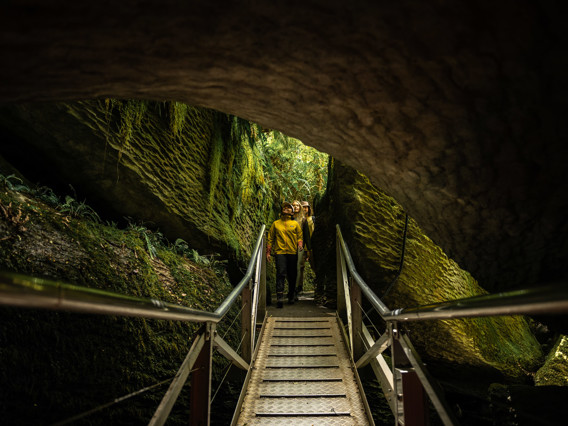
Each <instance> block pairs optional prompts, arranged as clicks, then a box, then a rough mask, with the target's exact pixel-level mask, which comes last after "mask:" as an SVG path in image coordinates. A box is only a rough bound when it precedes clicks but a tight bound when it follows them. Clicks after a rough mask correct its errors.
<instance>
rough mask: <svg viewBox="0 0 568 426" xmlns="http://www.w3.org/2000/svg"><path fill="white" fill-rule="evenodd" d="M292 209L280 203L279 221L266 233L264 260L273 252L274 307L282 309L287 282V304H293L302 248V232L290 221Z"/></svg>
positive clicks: (295, 223)
mask: <svg viewBox="0 0 568 426" xmlns="http://www.w3.org/2000/svg"><path fill="white" fill-rule="evenodd" d="M292 216H293V207H292V205H291V204H290V203H287V202H284V203H282V211H281V214H280V219H278V220H276V221H274V223H273V224H272V226H271V227H270V230H269V231H268V238H267V249H266V258H267V259H268V261H270V256H271V253H272V252H274V257H275V261H276V302H277V303H276V307H277V308H282V307H283V301H284V284H285V281H286V279H287V280H288V302H289V303H291V304H293V303H294V295H295V287H296V275H297V263H298V255H297V253H298V250H301V249H302V247H303V241H302V230H301V228H300V225H299V224H298V222H296V221H295V220H292Z"/></svg>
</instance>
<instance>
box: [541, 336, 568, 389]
mask: <svg viewBox="0 0 568 426" xmlns="http://www.w3.org/2000/svg"><path fill="white" fill-rule="evenodd" d="M534 381H535V384H536V385H537V386H549V385H554V386H568V336H562V335H561V336H558V338H557V339H556V342H555V343H554V346H553V347H552V349H551V350H550V352H549V354H548V356H547V357H546V361H545V362H544V365H543V366H542V367H541V368H540V369H539V370H538V371H537V372H536V375H535V377H534Z"/></svg>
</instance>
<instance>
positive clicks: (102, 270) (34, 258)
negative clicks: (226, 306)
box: [0, 191, 239, 424]
mask: <svg viewBox="0 0 568 426" xmlns="http://www.w3.org/2000/svg"><path fill="white" fill-rule="evenodd" d="M0 204H1V205H2V206H3V207H4V210H2V211H7V214H3V213H2V214H0V230H1V231H2V235H5V236H8V238H6V239H3V240H2V241H0V268H2V269H4V270H12V271H17V272H20V273H24V274H29V275H37V276H43V277H48V278H51V279H57V280H60V281H62V282H70V283H73V284H78V285H84V286H88V287H93V288H99V289H104V290H109V291H114V292H118V293H123V294H129V295H134V296H141V297H147V298H155V299H159V300H164V301H168V302H171V303H177V304H180V305H184V306H191V307H194V308H200V309H206V310H213V309H215V308H216V307H217V306H218V305H219V303H220V302H221V300H223V299H224V297H226V295H227V294H228V293H229V292H230V291H231V289H232V286H231V285H230V283H229V280H228V278H227V276H226V275H225V274H220V275H219V274H218V273H217V272H216V271H214V270H212V269H210V268H204V267H203V266H200V265H198V264H195V263H193V262H191V261H190V260H188V259H187V258H185V257H183V256H178V255H176V254H175V253H173V252H172V251H171V250H168V249H167V248H166V247H165V246H160V247H158V248H157V257H155V258H151V257H150V255H149V253H148V251H147V248H146V242H145V241H144V240H143V239H142V238H141V236H140V233H138V232H135V231H132V230H131V231H123V230H119V229H116V228H114V227H110V226H104V225H101V224H97V223H93V222H87V221H81V220H77V219H74V218H70V217H67V216H65V215H62V214H60V213H58V212H57V211H56V210H54V209H53V208H51V207H49V206H47V205H45V204H43V203H40V202H37V201H36V200H34V199H32V198H30V197H28V196H26V195H25V194H17V193H13V192H11V191H3V192H0ZM7 206H10V209H6V207H7ZM22 214H23V216H22ZM16 217H19V218H22V217H23V218H25V217H28V220H27V221H26V222H25V226H24V227H23V228H22V227H18V226H16V225H17V224H14V222H13V220H12V219H14V218H16ZM22 220H23V219H22ZM236 309H237V308H233V310H232V311H231V312H230V313H229V315H228V317H229V318H228V322H229V323H230V321H232V319H233V318H234V317H235V316H236V315H237V311H236ZM225 327H227V324H225V323H222V324H221V325H220V326H219V328H220V329H221V330H224V331H227V332H228V336H227V337H226V339H227V340H228V341H230V342H232V343H233V344H234V347H237V346H238V341H239V338H238V336H239V330H238V329H235V328H231V329H227V330H225ZM196 329H197V325H196V324H191V323H182V322H177V321H176V322H174V321H164V320H146V319H138V318H124V317H113V316H95V315H86V314H72V313H65V312H46V311H39V310H26V309H16V308H6V307H2V308H1V309H0V335H1V336H2V340H3V344H2V350H1V351H0V362H1V363H2V365H10V368H9V369H0V370H1V371H0V382H2V384H3V385H2V389H1V391H0V393H1V394H0V398H1V400H2V401H3V403H5V409H3V421H4V422H6V423H9V424H37V423H38V422H42V423H43V422H46V423H53V422H56V421H60V420H63V419H65V418H68V417H70V416H73V415H75V414H77V413H80V412H83V411H86V410H89V409H92V408H93V407H96V406H97V405H99V404H104V403H107V402H109V401H111V400H112V399H114V398H116V397H120V396H123V395H126V394H128V393H130V392H134V391H137V390H138V389H141V388H143V387H145V386H149V385H152V384H155V383H157V382H159V381H162V380H165V379H168V378H172V377H173V376H174V375H175V373H176V371H177V369H178V368H179V365H180V364H181V362H182V361H183V359H184V357H185V354H186V353H187V351H188V350H189V347H190V345H191V343H192V339H193V335H194V333H195V332H196ZM235 342H237V343H236V344H235ZM226 365H227V361H225V360H223V359H220V358H218V357H216V358H215V366H216V369H215V375H220V374H222V373H223V371H224V370H223V368H224V367H225V366H226ZM166 386H167V385H166ZM165 389H166V387H161V388H157V389H156V390H155V391H151V392H148V393H144V394H142V395H140V396H138V397H136V398H134V399H132V400H128V401H125V402H123V403H121V404H119V405H116V406H113V407H112V408H111V409H107V410H103V411H101V412H99V413H97V414H96V415H94V416H91V417H89V418H87V419H86V420H85V421H86V424H133V423H146V422H147V421H148V419H149V418H150V417H151V415H152V412H153V410H154V409H155V408H156V407H157V405H158V404H159V401H160V399H161V397H162V395H163V393H164V392H165ZM179 406H180V407H181V411H180V412H176V414H175V415H174V417H173V419H172V420H171V421H172V424H178V423H179V424H181V423H184V422H185V421H186V420H187V411H188V407H187V399H185V401H181V402H180V403H179Z"/></svg>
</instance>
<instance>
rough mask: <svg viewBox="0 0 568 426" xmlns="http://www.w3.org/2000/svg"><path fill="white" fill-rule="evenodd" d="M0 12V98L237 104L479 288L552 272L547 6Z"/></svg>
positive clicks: (559, 138)
mask: <svg viewBox="0 0 568 426" xmlns="http://www.w3.org/2000/svg"><path fill="white" fill-rule="evenodd" d="M0 7H1V9H2V10H1V13H0V60H1V63H2V67H0V101H1V102H10V103H11V102H30V101H61V100H79V99H89V98H101V97H118V98H139V99H155V100H166V99H167V100H177V101H181V102H186V103H189V104H193V105H199V106H204V107H208V108H213V109H216V110H220V111H223V112H226V113H231V114H235V115H238V116H240V117H243V118H247V119H250V120H252V121H255V122H257V123H260V124H261V125H263V126H266V127H269V128H274V129H278V130H281V131H282V132H284V133H286V134H288V135H290V136H293V137H296V138H299V139H300V140H302V141H303V142H305V143H307V144H309V145H311V146H314V147H316V148H317V149H319V150H321V151H324V152H327V153H329V154H331V155H332V156H334V157H336V158H338V159H340V160H342V161H343V162H345V163H347V164H349V165H351V166H354V167H356V168H357V169H358V170H360V171H362V172H364V173H365V174H366V175H367V176H368V177H369V178H370V179H371V181H372V182H373V183H374V184H376V185H377V186H378V187H380V188H382V189H383V190H385V191H386V192H387V193H389V194H390V195H392V196H393V197H395V198H396V199H397V200H398V201H399V202H400V203H401V204H402V205H403V206H404V207H405V209H407V211H408V213H409V214H410V215H411V216H412V217H414V218H415V219H416V220H417V222H418V223H419V224H420V226H421V227H422V228H423V229H424V231H425V232H426V233H427V235H429V236H430V237H431V238H432V239H433V240H434V241H435V242H436V243H437V244H438V245H440V246H441V247H442V248H443V249H444V250H445V251H446V253H448V255H449V256H451V257H452V258H453V259H455V260H456V261H457V262H458V263H459V264H460V265H461V266H462V267H463V268H465V269H467V270H469V271H470V272H471V273H472V274H473V275H474V276H475V277H476V278H477V279H478V280H479V281H480V283H481V284H482V285H484V286H486V287H487V288H489V289H491V288H494V287H495V284H496V283H499V287H500V288H512V287H519V286H532V285H535V284H539V283H544V282H549V281H554V280H562V279H564V278H565V277H566V270H567V266H566V263H567V262H566V257H567V253H568V249H567V243H566V237H567V231H568V225H567V222H566V210H567V209H566V207H567V204H568V202H567V197H566V184H567V180H568V173H567V172H566V169H567V168H566V166H565V162H566V161H565V160H566V151H567V149H568V148H567V147H566V145H567V144H566V142H565V139H566V121H567V120H566V119H565V117H564V114H565V111H566V88H565V87H566V84H564V82H563V80H564V77H565V75H566V74H567V73H566V68H567V67H566V62H567V58H566V56H567V54H566V52H567V51H568V50H567V49H566V47H567V43H566V31H565V30H564V29H563V26H564V23H563V22H564V20H563V17H562V14H561V13H559V11H558V10H556V3H555V2H551V1H547V2H532V1H511V0H505V1H500V2H495V1H486V0H481V1H471V0H470V1H463V2H449V1H442V0H438V1H423V0H415V1H413V0H403V1H397V2H382V1H372V2H371V1H368V2H363V1H349V2H346V1H341V2H339V1H323V0H313V1H302V2H299V1H287V2H266V1H264V2H263V1H248V2H246V3H245V2H243V3H242V4H239V3H238V2H229V1H214V2H209V3H207V5H206V2H181V1H171V0H165V1H160V2H135V1H131V0H123V1H120V2H112V3H111V2H107V1H97V2H88V3H85V4H83V2H70V1H69V2H68V1H58V0H55V1H50V2H45V1H43V0H28V1H14V0H9V1H4V2H2V6H0ZM330 238H331V237H330Z"/></svg>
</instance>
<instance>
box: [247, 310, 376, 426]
mask: <svg viewBox="0 0 568 426" xmlns="http://www.w3.org/2000/svg"><path fill="white" fill-rule="evenodd" d="M336 321H337V320H336V319H335V318H334V317H310V318H290V317H270V318H268V320H267V324H266V329H265V331H264V334H263V336H262V341H261V342H260V347H259V349H258V354H257V357H256V360H255V361H254V364H253V368H252V371H251V377H250V382H249V385H248V389H247V390H246V395H245V399H244V402H243V405H242V408H241V412H240V415H239V418H238V420H237V424H238V425H268V424H269V425H290V424H294V425H318V424H325V425H368V424H369V421H368V419H367V416H366V412H365V408H364V405H363V401H362V398H361V395H360V394H359V388H358V386H357V382H356V379H355V376H354V373H353V370H352V365H351V362H350V360H349V355H348V353H347V350H346V347H345V344H344V342H343V338H342V337H341V333H340V331H339V327H338V325H337V322H336Z"/></svg>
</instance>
